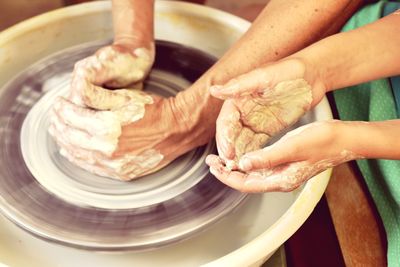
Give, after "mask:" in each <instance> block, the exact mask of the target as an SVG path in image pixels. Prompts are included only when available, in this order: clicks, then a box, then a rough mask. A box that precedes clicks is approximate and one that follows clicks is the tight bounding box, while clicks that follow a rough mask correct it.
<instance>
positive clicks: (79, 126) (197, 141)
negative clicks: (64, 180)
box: [49, 89, 214, 180]
mask: <svg viewBox="0 0 400 267" xmlns="http://www.w3.org/2000/svg"><path fill="white" fill-rule="evenodd" d="M113 93H114V94H116V95H120V96H123V97H126V98H127V99H129V100H128V101H127V103H125V104H124V105H122V106H115V107H113V108H111V109H108V110H95V109H93V108H90V107H87V106H86V107H82V106H80V105H77V104H75V103H73V102H72V101H70V100H68V99H65V98H62V97H60V98H58V99H57V102H56V103H55V105H54V109H53V116H52V124H51V127H50V130H49V132H50V134H51V135H52V136H53V137H54V138H55V140H56V142H57V144H58V145H59V147H60V153H61V154H62V155H64V156H65V157H66V158H67V159H68V160H69V161H71V162H72V163H74V164H76V165H78V166H79V167H81V168H83V169H85V170H88V171H90V172H93V173H96V174H98V175H100V176H105V177H110V178H115V179H120V180H131V179H134V178H137V177H140V176H143V175H145V174H149V173H151V172H154V171H157V170H158V169H160V168H162V167H163V166H165V165H167V164H168V163H170V162H171V161H172V160H174V159H175V158H177V157H178V156H180V155H182V154H184V153H185V152H188V151H190V150H191V149H193V148H195V147H197V146H200V145H203V144H205V143H207V142H208V141H209V139H210V137H211V135H213V134H214V132H213V131H211V132H210V131H208V130H207V129H208V128H205V127H201V125H200V124H197V123H194V120H191V119H190V118H188V117H189V116H190V115H188V114H193V113H194V112H193V111H192V113H189V111H190V110H186V109H184V108H181V107H186V108H187V107H189V108H190V107H191V106H192V107H193V104H192V105H190V104H189V103H188V102H187V100H186V99H187V98H188V99H191V97H190V95H191V91H185V92H183V93H180V94H178V95H177V96H176V97H174V98H161V97H158V96H154V95H149V94H146V93H144V92H142V91H137V90H136V91H130V90H125V89H121V90H115V91H114V92H113ZM189 122H193V124H191V123H189Z"/></svg>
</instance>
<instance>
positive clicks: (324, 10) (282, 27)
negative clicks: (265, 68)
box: [178, 0, 362, 127]
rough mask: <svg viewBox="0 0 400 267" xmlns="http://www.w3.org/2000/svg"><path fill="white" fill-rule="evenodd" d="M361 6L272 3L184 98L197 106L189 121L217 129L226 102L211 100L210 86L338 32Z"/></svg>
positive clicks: (350, 3)
mask: <svg viewBox="0 0 400 267" xmlns="http://www.w3.org/2000/svg"><path fill="white" fill-rule="evenodd" d="M361 3H362V1H361V0H357V1H351V0H340V1H319V0H312V1H302V0H299V1H282V0H272V1H270V2H269V4H268V5H267V6H266V8H265V9H264V10H263V11H262V13H261V14H260V15H259V17H258V18H257V20H256V21H255V22H254V23H253V25H252V26H251V28H250V29H249V30H248V32H247V33H246V34H245V35H244V36H243V37H242V38H241V39H240V40H239V41H238V42H237V43H236V44H235V45H233V46H232V47H231V48H230V49H229V51H228V52H227V53H226V54H225V55H224V56H223V57H222V58H221V59H220V60H219V61H218V62H217V63H216V64H215V65H214V66H213V67H212V68H211V69H210V70H209V71H208V72H207V73H206V74H205V75H203V76H202V77H201V78H200V79H199V80H198V81H197V82H196V83H195V84H193V86H192V87H191V88H189V90H188V91H189V92H190V91H191V92H190V93H189V92H186V93H185V94H184V96H185V95H190V101H195V102H194V103H196V110H197V111H196V112H193V111H191V115H192V117H194V118H189V119H188V120H190V121H192V122H194V123H197V122H198V121H199V119H202V118H207V120H208V121H209V122H210V123H209V124H212V126H211V127H213V125H214V121H215V119H216V117H217V116H218V112H219V109H220V108H221V105H222V101H221V100H218V99H215V98H212V97H211V96H210V94H209V92H208V87H209V85H210V84H223V83H225V82H227V81H228V80H230V79H232V78H234V77H236V76H238V75H240V74H243V73H245V72H248V71H250V70H252V69H254V68H256V67H259V66H261V65H263V64H265V63H267V62H271V61H276V60H279V59H281V58H283V57H285V56H287V55H290V54H292V53H293V52H295V51H298V50H300V49H302V48H303V47H305V46H307V45H309V44H310V43H312V42H315V41H317V40H318V39H320V38H322V37H324V36H325V35H327V34H331V33H333V32H336V31H338V30H339V29H340V27H341V26H342V25H343V24H344V22H345V21H346V20H347V19H348V18H349V17H350V16H351V14H352V13H354V11H355V10H356V9H357V8H358V7H359V5H360V4H361ZM181 98H182V97H181ZM180 102H182V103H183V104H182V105H181V106H183V105H186V106H188V107H192V108H193V104H190V102H189V100H187V99H185V98H184V97H183V99H181V101H180ZM178 106H179V104H178ZM182 108H183V107H182ZM183 109H184V108H183ZM186 113H188V112H186Z"/></svg>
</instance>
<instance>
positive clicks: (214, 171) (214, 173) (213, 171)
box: [210, 167, 217, 176]
mask: <svg viewBox="0 0 400 267" xmlns="http://www.w3.org/2000/svg"><path fill="white" fill-rule="evenodd" d="M210 172H211V174H212V175H214V176H217V175H216V173H217V172H216V170H215V169H214V168H213V167H210Z"/></svg>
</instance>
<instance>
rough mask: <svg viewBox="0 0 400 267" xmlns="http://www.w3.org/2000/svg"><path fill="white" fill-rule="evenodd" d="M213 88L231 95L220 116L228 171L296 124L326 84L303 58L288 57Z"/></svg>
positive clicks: (221, 150) (214, 91) (221, 144)
mask: <svg viewBox="0 0 400 267" xmlns="http://www.w3.org/2000/svg"><path fill="white" fill-rule="evenodd" d="M210 91H211V94H212V95H213V96H215V97H217V98H220V99H226V100H225V102H224V104H223V106H222V109H221V111H220V114H219V116H218V119H217V130H216V140H217V147H218V152H219V156H220V157H221V160H222V162H224V164H226V166H227V167H228V168H229V169H237V168H238V166H237V163H238V161H239V159H240V157H241V156H242V155H243V154H245V153H246V152H249V151H253V150H256V149H259V148H260V147H262V146H263V145H264V144H265V143H267V142H268V140H269V139H270V138H271V137H272V136H274V135H276V134H278V133H279V132H281V131H282V130H283V129H285V128H287V127H288V126H290V125H292V124H293V123H295V122H296V121H297V120H298V119H299V118H300V117H301V116H302V115H304V113H305V112H306V111H307V110H309V109H310V108H311V107H312V106H313V105H314V104H315V103H317V102H319V101H320V99H321V98H322V96H323V94H324V93H325V88H324V86H323V84H322V83H320V82H318V80H317V79H316V78H314V77H311V75H309V72H308V71H307V68H306V66H305V64H304V63H303V62H301V61H299V60H296V59H289V60H283V61H281V62H277V63H273V64H270V65H268V66H265V67H262V68H258V69H255V70H253V71H251V72H249V73H246V74H243V75H241V76H239V77H237V78H236V79H233V80H231V81H229V82H228V83H227V84H225V85H222V86H218V85H216V86H215V85H214V86H212V87H211V88H210Z"/></svg>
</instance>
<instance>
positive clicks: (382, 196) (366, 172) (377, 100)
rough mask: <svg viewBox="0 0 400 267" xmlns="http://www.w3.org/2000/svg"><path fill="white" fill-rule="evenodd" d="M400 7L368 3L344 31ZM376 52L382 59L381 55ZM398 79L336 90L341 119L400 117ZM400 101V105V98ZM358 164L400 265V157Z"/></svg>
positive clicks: (394, 262) (392, 257)
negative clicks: (398, 158) (397, 97)
mask: <svg viewBox="0 0 400 267" xmlns="http://www.w3.org/2000/svg"><path fill="white" fill-rule="evenodd" d="M398 8H400V3H399V2H387V1H380V2H378V3H375V4H372V5H368V6H366V7H364V8H362V9H361V10H359V11H358V12H357V13H356V14H355V15H354V16H353V17H352V18H351V19H350V20H349V21H348V22H347V24H346V25H345V26H344V28H343V31H349V30H352V29H355V28H358V27H361V26H363V25H365V24H368V23H371V22H373V21H376V20H377V19H379V18H380V17H382V16H383V15H387V14H389V13H391V12H393V11H395V10H396V9H398ZM399 27H400V25H399ZM371 41H373V40H371ZM344 45H345V44H344ZM399 49H400V47H399ZM376 56H377V60H379V55H376ZM396 80H398V78H394V80H393V81H394V82H391V79H382V80H376V81H372V82H369V83H365V84H360V85H357V86H352V87H348V88H346V89H343V90H338V91H335V92H334V98H335V102H336V105H337V109H338V112H339V117H340V119H342V120H348V121H354V120H360V121H383V120H390V119H396V118H398V117H397V116H398V114H397V108H396V97H395V96H396V95H397V96H399V92H400V88H392V86H400V83H398V82H396ZM397 104H398V105H400V101H398V103H397ZM399 107H400V106H399ZM399 114H400V112H399ZM399 140H400V139H399ZM357 164H358V167H359V168H360V171H361V173H362V175H363V176H364V179H365V181H366V183H367V186H368V189H369V191H370V192H371V195H372V198H373V200H374V202H375V204H376V206H377V208H378V212H379V214H380V216H381V218H382V221H383V224H384V227H385V231H386V235H387V239H388V252H387V259H388V265H389V266H393V267H394V266H399V267H400V161H398V160H397V161H396V160H380V159H378V160H358V161H357Z"/></svg>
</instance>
